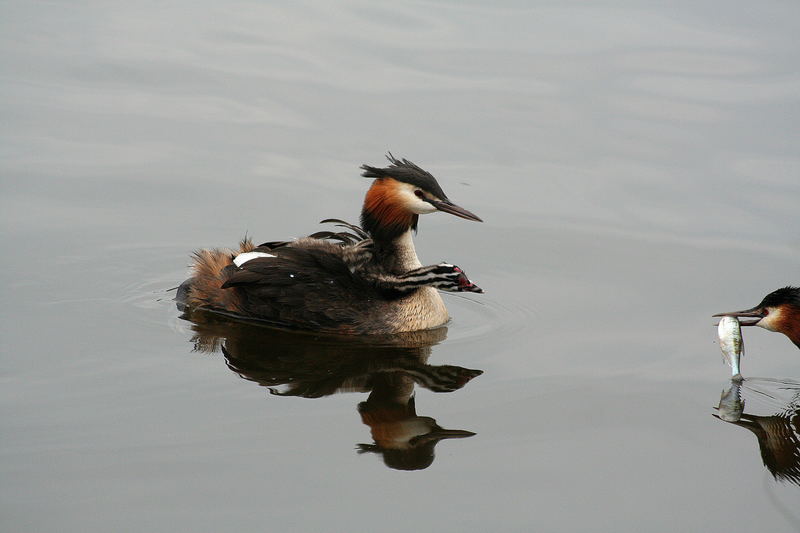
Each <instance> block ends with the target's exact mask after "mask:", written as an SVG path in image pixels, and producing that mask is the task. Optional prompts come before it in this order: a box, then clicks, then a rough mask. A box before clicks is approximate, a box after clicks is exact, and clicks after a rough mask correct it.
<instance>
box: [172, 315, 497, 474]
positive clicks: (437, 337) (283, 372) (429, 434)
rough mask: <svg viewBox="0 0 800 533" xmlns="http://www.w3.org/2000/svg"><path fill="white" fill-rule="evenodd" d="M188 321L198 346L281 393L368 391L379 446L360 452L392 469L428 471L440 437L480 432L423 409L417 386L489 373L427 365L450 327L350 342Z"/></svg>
mask: <svg viewBox="0 0 800 533" xmlns="http://www.w3.org/2000/svg"><path fill="white" fill-rule="evenodd" d="M182 318H184V319H185V320H189V321H190V322H192V330H193V336H192V342H193V343H194V349H195V351H199V352H205V353H213V352H217V351H220V352H222V354H223V355H224V356H225V361H226V363H227V365H228V368H230V369H231V370H232V371H234V372H236V373H237V374H239V376H241V377H242V378H244V379H247V380H249V381H254V382H256V383H258V384H259V385H261V386H264V387H267V388H268V389H269V391H270V393H271V394H273V395H275V396H299V397H303V398H322V397H324V396H330V395H332V394H336V393H339V392H368V393H369V396H368V398H367V400H366V401H364V402H361V403H360V404H359V406H358V412H359V414H360V415H361V420H362V421H363V422H364V424H366V425H367V426H369V428H370V431H371V434H372V438H373V440H374V443H373V444H360V445H358V448H357V449H358V453H375V454H379V455H381V456H382V458H383V461H384V463H385V464H386V465H387V466H389V467H390V468H395V469H400V470H420V469H424V468H427V467H428V466H430V465H431V464H432V463H433V460H434V448H435V446H436V444H437V443H438V442H439V441H441V440H444V439H453V438H464V437H471V436H473V435H474V433H472V432H470V431H464V430H455V429H444V428H442V427H441V426H439V425H438V424H437V423H436V420H434V419H433V418H431V417H428V416H419V415H417V412H416V406H415V401H414V388H415V386H416V385H419V386H420V387H423V388H426V389H428V390H431V391H433V392H452V391H455V390H458V389H460V388H461V387H463V386H464V385H466V384H467V383H468V382H469V381H470V380H471V379H472V378H474V377H476V376H479V375H481V374H482V373H483V372H482V371H481V370H471V369H468V368H463V367H460V366H452V365H429V364H427V360H428V358H429V356H430V354H431V351H432V347H433V346H435V345H436V344H438V343H440V342H441V341H443V340H444V339H445V337H446V336H447V329H446V328H437V329H433V330H424V331H415V332H408V333H402V334H396V335H392V336H382V337H376V336H372V337H347V338H346V339H344V338H339V337H331V336H319V335H314V334H310V333H303V332H293V331H286V330H279V329H273V328H267V327H263V326H261V325H256V324H248V323H243V322H234V321H230V320H227V319H225V318H224V317H219V316H218V315H214V314H212V313H208V312H205V311H196V310H195V311H189V310H184V315H183V316H182Z"/></svg>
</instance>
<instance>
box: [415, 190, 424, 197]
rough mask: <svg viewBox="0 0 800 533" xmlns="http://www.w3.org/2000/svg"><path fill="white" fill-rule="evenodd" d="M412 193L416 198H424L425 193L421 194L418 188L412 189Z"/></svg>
mask: <svg viewBox="0 0 800 533" xmlns="http://www.w3.org/2000/svg"><path fill="white" fill-rule="evenodd" d="M414 194H416V195H417V198H422V199H424V198H425V195H424V194H422V191H421V190H419V189H417V190H415V191H414Z"/></svg>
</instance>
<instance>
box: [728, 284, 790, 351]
mask: <svg viewBox="0 0 800 533" xmlns="http://www.w3.org/2000/svg"><path fill="white" fill-rule="evenodd" d="M713 316H735V317H737V318H739V319H740V320H739V322H740V323H741V325H742V326H758V327H761V328H764V329H767V330H769V331H777V332H779V333H783V334H784V335H786V336H787V337H789V340H791V341H792V342H793V343H794V344H795V346H797V347H798V348H800V287H783V288H782V289H778V290H776V291H773V292H771V293H769V294H767V295H766V296H765V297H764V299H763V300H761V303H760V304H758V305H757V306H755V307H751V308H750V309H745V310H744V311H730V312H728V313H718V314H716V315H713Z"/></svg>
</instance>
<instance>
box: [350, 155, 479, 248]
mask: <svg viewBox="0 0 800 533" xmlns="http://www.w3.org/2000/svg"><path fill="white" fill-rule="evenodd" d="M387 159H389V162H390V163H391V164H390V165H389V166H388V167H385V168H377V167H372V166H369V165H362V166H361V169H362V170H363V171H364V173H363V174H362V176H364V177H365V178H374V179H375V181H374V182H373V183H372V186H371V187H370V189H369V191H367V196H366V198H364V207H363V209H362V211H361V224H362V226H363V227H364V229H365V230H367V231H369V232H370V233H371V234H372V235H373V237H377V238H381V237H383V238H394V237H396V236H399V235H401V234H402V233H405V232H406V231H408V230H409V229H416V228H417V219H418V218H419V215H424V214H427V213H433V212H436V211H442V212H444V213H450V214H452V215H456V216H457V217H461V218H465V219H467V220H475V221H477V222H483V221H482V220H481V219H480V218H479V217H478V216H477V215H475V214H473V213H471V212H469V211H467V210H466V209H464V208H463V207H459V206H457V205H455V204H454V203H453V202H451V201H450V199H449V198H447V195H446V194H445V193H444V191H443V190H442V188H441V187H440V186H439V183H438V182H437V181H436V178H434V177H433V175H431V173H430V172H428V171H426V170H423V169H422V168H420V167H419V166H417V165H415V164H414V163H412V162H411V161H409V160H407V159H396V158H395V157H394V156H393V155H392V154H391V153H390V154H388V155H387Z"/></svg>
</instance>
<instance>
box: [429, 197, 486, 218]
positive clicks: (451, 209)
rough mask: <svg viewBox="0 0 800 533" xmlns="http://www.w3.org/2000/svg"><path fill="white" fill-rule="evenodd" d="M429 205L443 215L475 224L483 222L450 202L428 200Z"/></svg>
mask: <svg viewBox="0 0 800 533" xmlns="http://www.w3.org/2000/svg"><path fill="white" fill-rule="evenodd" d="M429 201H430V203H431V204H432V205H433V207H435V208H436V209H438V210H439V211H442V212H444V213H450V214H451V215H455V216H457V217H461V218H466V219H467V220H474V221H475V222H483V220H481V218H480V217H479V216H478V215H476V214H474V213H470V212H469V211H467V210H466V209H464V208H463V207H459V206H457V205H456V204H454V203H453V202H451V201H450V200H429Z"/></svg>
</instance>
